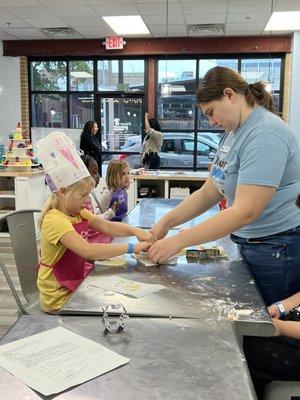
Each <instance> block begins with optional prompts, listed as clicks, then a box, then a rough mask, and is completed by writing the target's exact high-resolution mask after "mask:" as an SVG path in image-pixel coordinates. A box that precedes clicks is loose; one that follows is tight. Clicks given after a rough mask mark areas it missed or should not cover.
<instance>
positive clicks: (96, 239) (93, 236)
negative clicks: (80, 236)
mask: <svg viewBox="0 0 300 400" xmlns="http://www.w3.org/2000/svg"><path fill="white" fill-rule="evenodd" d="M84 207H85V208H86V209H87V210H88V211H90V212H91V213H92V214H95V213H94V208H93V205H92V202H91V200H90V199H89V201H88V202H86V203H85V205H84ZM86 239H87V241H88V242H89V243H111V241H112V240H113V237H112V236H109V235H108V234H107V233H103V232H98V231H94V229H91V228H88V230H87V236H86Z"/></svg>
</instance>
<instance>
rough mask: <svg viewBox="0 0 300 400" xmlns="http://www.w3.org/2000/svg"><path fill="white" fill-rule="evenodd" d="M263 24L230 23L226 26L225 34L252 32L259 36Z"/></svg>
mask: <svg viewBox="0 0 300 400" xmlns="http://www.w3.org/2000/svg"><path fill="white" fill-rule="evenodd" d="M264 27H265V24H264V23H235V22H232V23H230V24H226V27H225V31H226V34H227V33H230V32H236V31H242V30H244V32H249V33H250V32H252V33H257V34H260V32H261V31H262V30H263V29H264Z"/></svg>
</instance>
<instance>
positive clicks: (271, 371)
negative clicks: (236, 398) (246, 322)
mask: <svg viewBox="0 0 300 400" xmlns="http://www.w3.org/2000/svg"><path fill="white" fill-rule="evenodd" d="M244 352H245V356H246V359H247V363H248V366H249V370H250V373H251V377H252V380H253V384H254V387H255V390H256V393H257V397H258V399H259V400H260V399H262V398H263V397H262V396H263V389H264V385H265V384H267V383H269V382H271V381H272V380H279V381H300V368H299V366H300V340H298V339H292V338H288V337H285V336H275V337H250V336H245V337H244Z"/></svg>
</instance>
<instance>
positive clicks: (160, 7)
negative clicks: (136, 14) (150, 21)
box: [136, 3, 182, 15]
mask: <svg viewBox="0 0 300 400" xmlns="http://www.w3.org/2000/svg"><path fill="white" fill-rule="evenodd" d="M136 7H137V9H138V10H139V11H140V13H141V14H143V15H157V14H164V15H166V11H167V9H166V4H165V3H160V4H157V3H149V4H144V3H137V4H136ZM172 14H177V15H178V14H182V10H181V5H180V3H173V4H172V3H171V4H169V8H168V15H172Z"/></svg>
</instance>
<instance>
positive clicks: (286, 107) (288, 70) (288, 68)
mask: <svg viewBox="0 0 300 400" xmlns="http://www.w3.org/2000/svg"><path fill="white" fill-rule="evenodd" d="M291 60H292V55H291V53H287V54H286V55H285V65H284V78H283V79H284V87H283V104H282V118H283V120H284V121H285V122H288V120H289V111H290V96H291V74H292V63H291Z"/></svg>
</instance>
